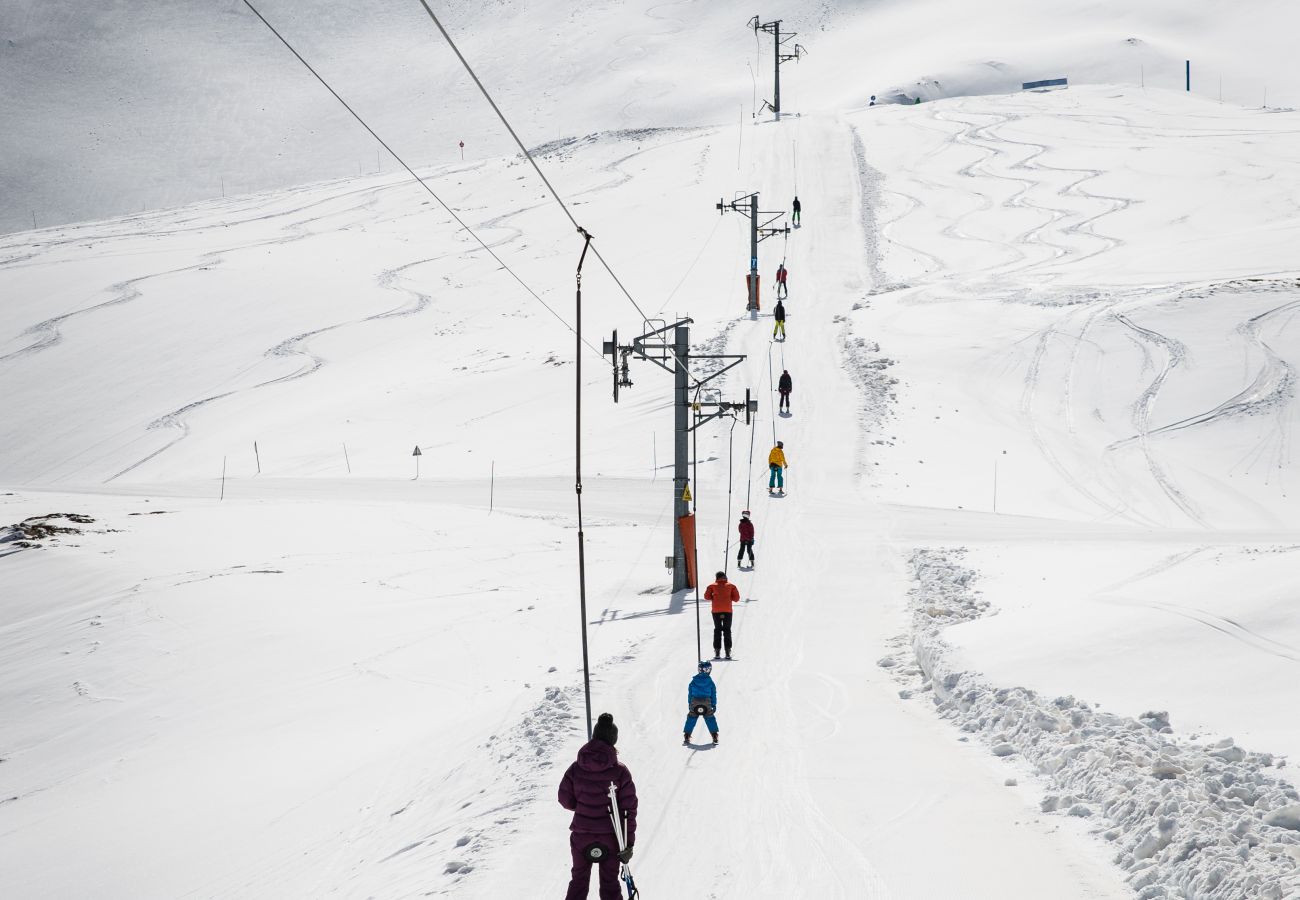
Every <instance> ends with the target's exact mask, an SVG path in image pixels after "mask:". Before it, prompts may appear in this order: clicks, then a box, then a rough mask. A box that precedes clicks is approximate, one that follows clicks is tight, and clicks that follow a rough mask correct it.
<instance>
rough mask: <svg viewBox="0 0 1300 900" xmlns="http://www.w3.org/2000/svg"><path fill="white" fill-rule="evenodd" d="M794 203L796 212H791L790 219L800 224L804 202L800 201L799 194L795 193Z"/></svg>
mask: <svg viewBox="0 0 1300 900" xmlns="http://www.w3.org/2000/svg"><path fill="white" fill-rule="evenodd" d="M792 205H793V207H794V212H793V213H792V214H791V216H790V219H791V221H793V222H794V224H796V225H798V224H799V215H800V213H802V212H803V204H802V203H800V202H799V197H798V195H795V198H794V203H793V204H792Z"/></svg>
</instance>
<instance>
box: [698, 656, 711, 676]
mask: <svg viewBox="0 0 1300 900" xmlns="http://www.w3.org/2000/svg"><path fill="white" fill-rule="evenodd" d="M700 671H701V672H705V673H708V672H712V671H713V663H711V662H709V661H708V660H707V659H702V660H700Z"/></svg>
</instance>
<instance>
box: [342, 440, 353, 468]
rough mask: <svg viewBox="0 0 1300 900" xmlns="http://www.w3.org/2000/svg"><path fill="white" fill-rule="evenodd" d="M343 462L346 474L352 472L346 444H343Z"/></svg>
mask: <svg viewBox="0 0 1300 900" xmlns="http://www.w3.org/2000/svg"><path fill="white" fill-rule="evenodd" d="M343 462H344V463H346V464H347V467H348V474H349V475H351V474H352V460H350V459H348V445H347V444H344V445H343Z"/></svg>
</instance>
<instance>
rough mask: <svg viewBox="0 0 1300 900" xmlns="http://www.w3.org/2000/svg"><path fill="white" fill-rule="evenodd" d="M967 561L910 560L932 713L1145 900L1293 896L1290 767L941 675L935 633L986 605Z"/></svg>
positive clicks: (1295, 819)
mask: <svg viewBox="0 0 1300 900" xmlns="http://www.w3.org/2000/svg"><path fill="white" fill-rule="evenodd" d="M964 552H965V551H964V550H962V549H931V548H925V549H920V550H917V551H915V552H914V553H913V554H912V556H911V559H910V561H909V562H910V565H911V569H912V576H913V579H914V580H915V585H914V586H913V588H912V589H911V591H910V592H909V601H910V604H911V610H912V622H913V627H914V633H913V647H914V650H915V652H916V656H917V659H918V660H919V661H920V666H921V669H922V672H923V674H922V675H921V676H920V677H921V678H922V679H923V680H924V682H925V684H924V685H923V689H932V690H933V696H934V702H935V704H936V706H937V707H938V709H939V712H940V714H941V715H943V716H944V717H945V718H948V719H951V720H953V721H954V722H955V723H956V724H957V725H958V726H959V727H960V728H961V730H962V731H964V732H967V733H969V734H974V735H977V736H979V737H980V738H981V739H982V740H983V741H985V742H986V743H987V744H988V745H989V747H990V749H991V751H992V752H993V753H994V754H995V755H997V756H1002V757H1012V758H1015V757H1020V758H1021V759H1023V760H1024V761H1025V762H1027V763H1028V764H1029V765H1031V766H1032V768H1033V769H1034V770H1035V771H1036V772H1037V773H1038V774H1039V776H1041V777H1042V779H1043V781H1044V784H1045V787H1046V791H1047V793H1046V795H1045V796H1044V797H1043V800H1042V804H1041V806H1042V810H1043V811H1044V812H1047V813H1061V814H1064V815H1070V816H1078V817H1082V818H1089V819H1091V820H1092V821H1093V822H1095V823H1096V825H1095V827H1096V830H1097V832H1098V833H1099V834H1101V836H1102V837H1103V838H1105V839H1106V840H1107V841H1110V842H1111V843H1112V844H1113V845H1114V848H1115V857H1114V858H1115V862H1116V863H1117V864H1118V865H1119V866H1120V867H1121V868H1123V869H1124V870H1125V871H1126V872H1127V873H1128V875H1127V877H1128V881H1129V884H1131V885H1132V887H1133V889H1134V890H1135V891H1136V892H1137V896H1138V897H1139V898H1141V900H1175V898H1197V900H1214V898H1223V900H1227V898H1243V897H1250V898H1257V900H1283V898H1289V897H1298V896H1300V802H1298V801H1300V794H1298V793H1297V791H1296V789H1295V788H1294V787H1292V786H1291V785H1290V784H1289V783H1287V782H1286V781H1284V780H1283V779H1282V778H1281V777H1280V774H1279V772H1278V769H1280V768H1282V767H1283V766H1284V765H1285V761H1283V760H1280V759H1275V758H1274V757H1273V756H1272V755H1270V754H1267V753H1255V752H1251V751H1248V750H1245V749H1243V748H1241V747H1238V746H1236V744H1235V743H1234V742H1233V740H1232V739H1231V738H1225V739H1223V740H1220V741H1217V742H1212V743H1199V742H1195V741H1187V740H1180V739H1178V738H1176V737H1174V736H1173V734H1172V727H1171V726H1170V722H1169V715H1168V713H1166V712H1161V711H1152V712H1145V713H1143V714H1142V715H1141V716H1140V717H1139V718H1137V719H1134V718H1129V717H1125V716H1117V715H1113V714H1111V713H1107V712H1104V711H1101V710H1098V709H1095V708H1094V707H1092V706H1091V705H1090V704H1088V703H1085V702H1083V701H1080V700H1077V699H1075V698H1074V697H1056V698H1047V697H1043V696H1040V695H1038V694H1037V693H1036V692H1034V691H1031V690H1027V689H1025V688H998V687H994V686H992V685H989V684H986V683H985V682H983V681H982V680H981V679H980V678H979V677H978V676H977V675H974V674H972V673H970V672H960V671H954V670H953V669H952V668H951V667H950V666H949V664H948V659H949V654H948V653H947V648H946V646H945V644H944V643H943V640H942V638H941V631H942V630H943V628H945V627H946V626H947V625H949V624H952V623H957V622H962V621H966V620H969V619H973V618H978V617H979V616H980V615H983V614H984V613H986V612H987V611H988V609H989V605H988V602H987V601H985V600H983V599H982V598H981V597H980V595H979V593H978V591H976V590H975V588H974V586H973V585H974V582H975V581H976V578H977V573H976V572H975V571H973V570H971V569H968V568H966V567H964V566H963V565H962V564H961V561H962V557H963V555H964ZM891 662H893V660H891ZM882 663H883V661H882ZM891 671H894V672H900V671H904V672H905V671H906V669H904V668H903V667H902V666H901V665H894V666H892V667H891ZM901 693H904V694H907V695H910V694H911V693H914V692H908V691H904V692H901Z"/></svg>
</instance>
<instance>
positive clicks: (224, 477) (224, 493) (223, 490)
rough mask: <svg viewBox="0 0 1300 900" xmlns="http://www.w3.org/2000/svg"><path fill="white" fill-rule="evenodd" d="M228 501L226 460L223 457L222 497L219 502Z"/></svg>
mask: <svg viewBox="0 0 1300 900" xmlns="http://www.w3.org/2000/svg"><path fill="white" fill-rule="evenodd" d="M225 499H226V458H225V457H224V456H223V457H221V496H219V497H217V500H225Z"/></svg>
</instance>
